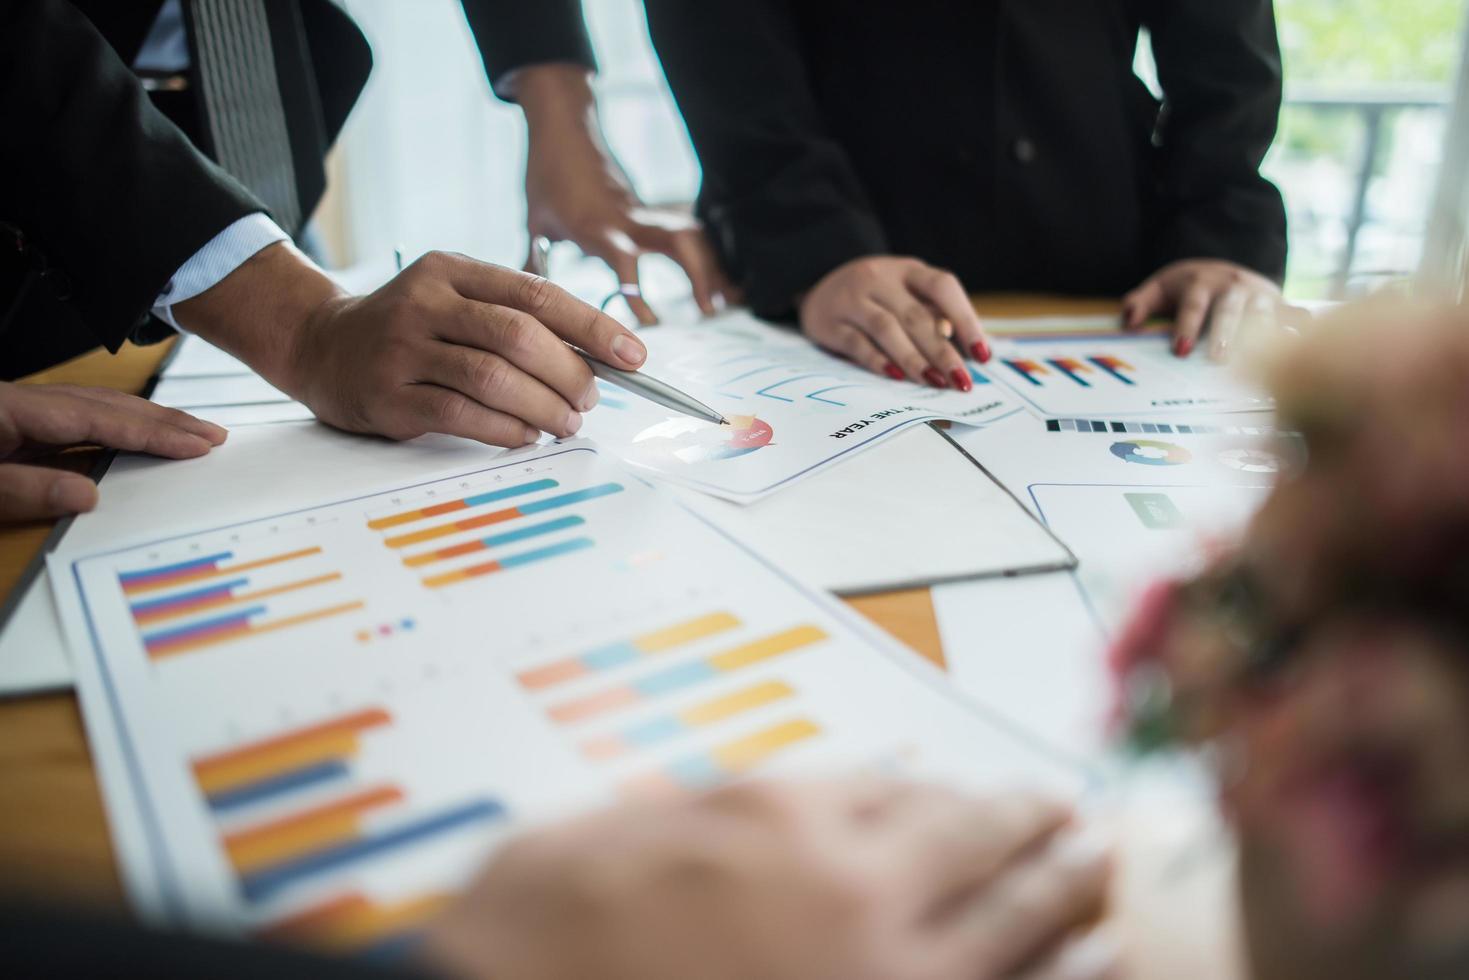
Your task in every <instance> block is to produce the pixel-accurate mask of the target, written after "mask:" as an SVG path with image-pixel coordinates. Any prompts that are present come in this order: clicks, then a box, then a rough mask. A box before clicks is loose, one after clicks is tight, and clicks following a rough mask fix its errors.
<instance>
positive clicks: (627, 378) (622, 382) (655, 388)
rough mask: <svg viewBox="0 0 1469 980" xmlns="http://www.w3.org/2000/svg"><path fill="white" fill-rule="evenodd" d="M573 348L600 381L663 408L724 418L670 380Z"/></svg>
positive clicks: (698, 416) (709, 418) (709, 419)
mask: <svg viewBox="0 0 1469 980" xmlns="http://www.w3.org/2000/svg"><path fill="white" fill-rule="evenodd" d="M572 350H574V351H576V353H577V354H578V355H579V356H580V357H581V359H582V360H584V361H586V362H587V367H589V368H591V369H592V374H594V375H596V376H597V377H599V378H601V379H602V380H603V381H608V382H611V383H612V384H615V385H617V387H619V388H625V389H627V390H628V391H631V392H632V393H634V394H636V395H641V396H643V397H644V398H646V399H648V401H650V402H654V403H656V404H658V405H662V406H663V407H664V408H668V409H672V410H673V411H675V412H682V413H683V414H684V415H692V416H693V417H694V418H696V419H702V420H703V421H705V422H713V423H715V424H716V425H724V424H725V422H726V421H727V420H726V419H725V417H724V416H723V415H720V414H719V413H718V412H716V411H715V410H714V409H712V408H710V407H709V406H708V405H705V404H704V403H703V402H701V401H698V400H697V399H694V398H691V397H689V396H688V395H686V394H684V393H683V392H681V391H679V390H678V389H677V388H675V387H673V385H671V384H668V383H666V382H663V381H659V380H658V379H657V378H654V377H651V376H649V375H646V374H643V373H641V372H639V371H623V370H620V369H618V368H615V367H613V366H612V365H610V364H604V363H603V362H601V361H599V360H597V359H596V358H595V357H593V356H592V355H590V354H588V353H587V352H586V351H584V350H577V349H576V348H575V347H573V348H572Z"/></svg>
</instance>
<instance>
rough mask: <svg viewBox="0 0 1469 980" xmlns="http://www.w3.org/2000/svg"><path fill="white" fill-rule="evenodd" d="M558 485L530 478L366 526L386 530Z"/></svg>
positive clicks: (375, 529) (373, 522)
mask: <svg viewBox="0 0 1469 980" xmlns="http://www.w3.org/2000/svg"><path fill="white" fill-rule="evenodd" d="M560 485H561V484H559V483H557V482H556V481H555V480H532V481H531V482H529V483H520V484H516V485H515V486H513V487H505V488H503V489H500V490H489V491H487V492H485V493H477V494H473V495H472V496H468V497H463V498H461V499H459V500H446V501H444V502H443V503H441V504H433V505H432V506H429V507H419V508H418V509H416V510H406V511H403V512H401V513H398V514H392V515H390V516H388V517H379V518H377V519H376V520H372V521H368V522H367V526H368V528H370V529H371V530H373V531H386V530H387V529H388V528H390V527H399V526H401V525H403V524H411V523H413V522H414V521H421V520H425V519H427V518H430V517H440V516H442V515H444V514H452V513H454V512H455V511H460V510H468V509H469V508H471V507H480V506H483V505H484V504H493V503H495V502H497V501H500V500H509V499H511V498H512V497H522V496H524V495H526V494H528V493H540V492H541V491H542V490H554V489H555V488H556V487H559V486H560Z"/></svg>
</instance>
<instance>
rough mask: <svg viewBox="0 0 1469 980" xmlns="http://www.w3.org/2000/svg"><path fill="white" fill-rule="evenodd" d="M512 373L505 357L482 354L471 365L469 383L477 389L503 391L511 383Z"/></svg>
mask: <svg viewBox="0 0 1469 980" xmlns="http://www.w3.org/2000/svg"><path fill="white" fill-rule="evenodd" d="M511 374H512V370H511V367H510V364H509V362H507V361H505V360H504V359H503V358H499V357H490V356H481V357H477V358H474V363H473V364H472V365H470V367H469V383H470V385H471V386H473V387H474V389H475V390H476V391H501V390H503V389H504V388H506V387H507V386H508V385H509V384H510V380H511Z"/></svg>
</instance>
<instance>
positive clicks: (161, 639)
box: [143, 600, 365, 660]
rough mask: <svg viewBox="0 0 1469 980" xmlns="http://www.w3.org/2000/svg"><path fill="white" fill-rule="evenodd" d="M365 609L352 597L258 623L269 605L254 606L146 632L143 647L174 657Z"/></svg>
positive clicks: (155, 654)
mask: <svg viewBox="0 0 1469 980" xmlns="http://www.w3.org/2000/svg"><path fill="white" fill-rule="evenodd" d="M363 608H365V604H364V603H363V602H361V601H360V600H352V601H350V602H342V603H338V604H337V605H334V606H327V607H324V608H322V609H313V610H311V611H309V612H303V613H296V614H295V615H292V616H283V617H281V618H280V619H272V620H268V621H266V622H263V623H256V622H252V620H253V618H254V617H256V616H261V615H264V614H265V612H266V608H265V607H264V606H251V607H248V608H246V609H243V610H241V611H239V612H233V613H230V614H228V615H226V616H218V617H215V618H212V619H206V620H202V621H200V622H196V623H190V624H189V625H188V626H181V627H177V628H175V629H168V630H163V631H161V632H156V633H145V634H143V647H144V649H146V650H147V651H148V656H150V657H152V658H153V659H155V660H156V659H159V658H161V657H168V656H173V655H174V654H179V653H189V652H192V651H194V650H199V649H202V648H204V647H209V646H214V645H216V644H219V643H228V642H232V641H234V640H239V639H244V638H246V637H250V636H259V635H261V634H263V633H274V632H276V631H278V630H283V629H289V628H290V627H292V626H304V625H306V624H307V623H314V622H317V621H319V620H323V619H329V618H331V617H333V616H341V615H343V614H345V613H350V612H356V611H358V610H360V609H363Z"/></svg>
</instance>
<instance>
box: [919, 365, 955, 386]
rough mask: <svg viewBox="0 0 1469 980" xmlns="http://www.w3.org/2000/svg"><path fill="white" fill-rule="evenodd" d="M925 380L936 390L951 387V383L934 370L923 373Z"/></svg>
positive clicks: (930, 369)
mask: <svg viewBox="0 0 1469 980" xmlns="http://www.w3.org/2000/svg"><path fill="white" fill-rule="evenodd" d="M923 380H924V381H927V382H928V383H929V384H931V385H933V386H934V387H935V388H947V387H948V386H949V383H948V382H947V381H945V380H944V376H943V375H942V374H939V373H938V372H937V371H935V370H934V369H933V368H928V369H927V370H925V371H924V372H923Z"/></svg>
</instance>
